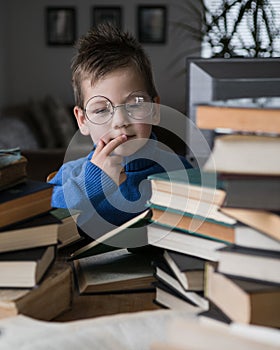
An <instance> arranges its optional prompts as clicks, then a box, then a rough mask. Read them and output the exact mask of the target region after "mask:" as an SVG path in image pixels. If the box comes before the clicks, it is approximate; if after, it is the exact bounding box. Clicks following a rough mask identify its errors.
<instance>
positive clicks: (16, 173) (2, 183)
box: [0, 156, 27, 191]
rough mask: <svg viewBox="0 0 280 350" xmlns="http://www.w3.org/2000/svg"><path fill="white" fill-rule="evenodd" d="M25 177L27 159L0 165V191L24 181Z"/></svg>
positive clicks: (21, 158) (22, 158)
mask: <svg viewBox="0 0 280 350" xmlns="http://www.w3.org/2000/svg"><path fill="white" fill-rule="evenodd" d="M26 179H27V159H26V158H25V157H24V156H21V157H20V158H19V159H16V160H14V161H12V162H11V163H9V164H7V165H5V166H3V167H0V191H2V190H4V189H8V188H10V187H13V186H15V185H18V184H20V183H22V182H24V181H25V180H26Z"/></svg>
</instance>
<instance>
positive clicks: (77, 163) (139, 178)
mask: <svg viewBox="0 0 280 350" xmlns="http://www.w3.org/2000/svg"><path fill="white" fill-rule="evenodd" d="M93 152H94V150H93V151H92V152H90V154H89V155H88V156H87V157H84V158H80V159H78V160H74V161H70V162H67V163H65V164H63V166H62V167H61V168H60V169H59V171H58V172H57V174H56V176H55V177H54V178H53V179H52V180H51V181H50V183H51V184H53V185H54V189H53V196H52V206H53V207H56V208H69V209H77V210H79V211H81V213H82V214H81V215H80V217H79V223H78V225H79V226H80V228H82V230H85V231H88V230H94V229H95V230H96V231H98V235H99V234H102V233H104V232H107V231H108V230H111V229H113V228H115V225H116V226H119V225H121V224H123V223H124V222H126V221H128V220H130V219H131V218H133V217H135V216H136V215H138V214H139V213H141V212H143V211H144V210H145V209H146V204H147V201H148V200H149V198H150V197H151V186H150V182H149V181H148V180H147V177H148V176H149V175H151V174H156V173H160V172H168V171H171V170H175V169H182V168H190V167H191V165H190V164H189V163H188V162H187V160H186V159H185V158H183V157H181V156H178V155H176V154H174V153H172V152H168V151H165V150H162V149H160V148H159V147H158V146H157V141H156V140H155V139H153V138H151V139H150V140H148V142H147V143H146V144H145V146H144V147H143V148H142V149H141V150H139V151H138V152H136V153H135V154H134V155H132V156H129V157H125V158H124V162H123V167H124V170H125V173H126V180H125V181H124V182H123V183H122V184H121V185H120V186H117V185H116V184H115V182H114V181H113V180H112V179H111V178H110V177H109V176H108V175H107V174H106V173H104V172H103V171H102V170H101V169H100V168H99V167H98V166H96V165H95V164H93V163H92V162H91V161H90V159H91V157H92V154H93Z"/></svg>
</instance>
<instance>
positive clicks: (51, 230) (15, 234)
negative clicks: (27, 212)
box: [0, 212, 61, 253]
mask: <svg viewBox="0 0 280 350" xmlns="http://www.w3.org/2000/svg"><path fill="white" fill-rule="evenodd" d="M60 225H61V221H60V220H59V219H57V218H55V217H54V216H53V215H51V214H50V213H49V212H47V213H45V214H40V215H37V216H35V217H32V218H30V219H26V220H24V221H21V222H19V223H16V224H12V225H9V226H6V227H5V228H1V229H0V253H4V252H8V251H15V250H22V249H28V248H35V247H42V246H46V245H54V244H57V242H58V232H59V229H60Z"/></svg>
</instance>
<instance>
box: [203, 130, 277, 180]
mask: <svg viewBox="0 0 280 350" xmlns="http://www.w3.org/2000/svg"><path fill="white" fill-rule="evenodd" d="M279 154H280V137H279V136H267V135H239V134H231V135H223V136H217V137H216V138H215V140H214V147H213V150H212V156H211V157H209V158H208V160H207V162H206V163H205V165H204V168H203V170H204V171H207V172H220V173H230V174H244V175H266V176H268V175H269V176H279V175H280V162H279V161H278V159H279Z"/></svg>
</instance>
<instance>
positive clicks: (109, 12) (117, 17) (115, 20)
mask: <svg viewBox="0 0 280 350" xmlns="http://www.w3.org/2000/svg"><path fill="white" fill-rule="evenodd" d="M100 23H111V24H112V25H114V26H115V27H117V28H119V29H122V8H121V6H93V7H92V25H93V27H96V26H97V25H99V24H100Z"/></svg>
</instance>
